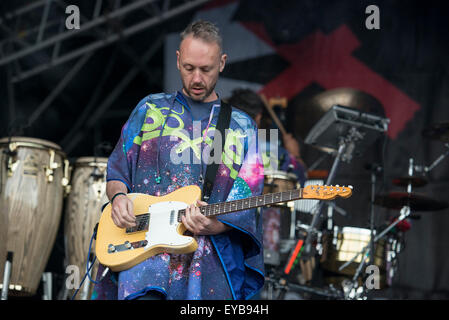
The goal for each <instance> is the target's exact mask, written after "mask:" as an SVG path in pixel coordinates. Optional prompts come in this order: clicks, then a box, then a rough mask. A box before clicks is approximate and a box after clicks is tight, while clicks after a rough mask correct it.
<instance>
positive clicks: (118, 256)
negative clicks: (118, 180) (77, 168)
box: [95, 186, 201, 271]
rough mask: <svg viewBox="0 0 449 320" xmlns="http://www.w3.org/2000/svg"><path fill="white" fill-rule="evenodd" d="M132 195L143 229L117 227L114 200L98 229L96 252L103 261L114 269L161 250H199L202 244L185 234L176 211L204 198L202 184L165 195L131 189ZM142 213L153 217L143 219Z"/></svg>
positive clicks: (175, 251)
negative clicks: (113, 211)
mask: <svg viewBox="0 0 449 320" xmlns="http://www.w3.org/2000/svg"><path fill="white" fill-rule="evenodd" d="M128 197H129V198H130V199H131V200H132V201H133V203H134V214H135V215H136V219H137V221H138V223H140V227H141V228H138V229H143V230H140V231H134V232H130V230H129V229H124V228H123V229H122V228H119V227H117V226H116V225H115V224H114V222H113V221H112V218H111V204H108V205H107V206H106V207H105V209H104V210H103V214H102V216H101V218H100V223H99V225H98V231H97V240H96V246H95V252H96V255H97V258H98V260H99V261H100V263H102V264H103V265H105V266H108V267H109V268H110V269H111V270H112V271H122V270H126V269H129V268H131V267H132V266H134V265H136V264H138V263H140V262H142V261H144V260H146V259H147V258H149V257H151V256H154V255H156V254H158V253H161V252H170V253H188V252H193V251H195V250H196V248H197V247H198V244H197V243H196V241H195V239H194V238H193V237H189V236H183V235H182V234H183V233H184V232H185V231H186V228H185V227H184V225H183V224H182V223H181V222H178V221H177V219H176V217H175V214H177V213H178V211H179V210H181V209H185V208H187V206H189V205H190V204H196V201H197V200H199V199H200V198H201V190H200V189H199V188H198V187H196V186H188V187H184V188H181V189H178V190H176V191H174V192H172V193H170V194H167V195H165V196H162V197H155V196H149V195H146V194H140V193H130V194H128ZM148 213H149V215H148ZM142 214H146V216H148V217H149V218H147V219H139V216H140V215H142ZM147 221H148V223H147ZM147 228H148V229H147ZM111 245H112V246H113V247H112V246H111Z"/></svg>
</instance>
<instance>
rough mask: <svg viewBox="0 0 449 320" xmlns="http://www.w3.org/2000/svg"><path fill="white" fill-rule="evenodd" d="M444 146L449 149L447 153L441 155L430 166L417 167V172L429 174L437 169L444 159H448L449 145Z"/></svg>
mask: <svg viewBox="0 0 449 320" xmlns="http://www.w3.org/2000/svg"><path fill="white" fill-rule="evenodd" d="M444 146H445V147H446V148H447V149H448V150H447V151H446V152H444V153H443V154H442V155H440V156H439V157H438V158H437V159H436V160H435V161H434V162H433V163H432V164H431V165H430V166H428V167H427V166H424V167H423V166H415V167H414V168H415V170H416V171H418V172H423V173H428V172H430V171H431V170H433V168H435V167H436V166H437V165H438V164H439V163H440V162H441V161H443V159H444V158H446V157H447V156H448V155H449V143H445V144H444Z"/></svg>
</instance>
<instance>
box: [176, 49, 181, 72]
mask: <svg viewBox="0 0 449 320" xmlns="http://www.w3.org/2000/svg"><path fill="white" fill-rule="evenodd" d="M176 67H177V68H178V70H180V68H179V50H176Z"/></svg>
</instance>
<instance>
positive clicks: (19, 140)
mask: <svg viewBox="0 0 449 320" xmlns="http://www.w3.org/2000/svg"><path fill="white" fill-rule="evenodd" d="M12 143H14V144H15V145H16V146H17V147H29V148H37V149H53V150H55V151H56V152H58V153H60V154H63V155H64V156H65V153H64V152H63V151H62V148H61V147H60V146H59V145H58V144H56V143H54V142H51V141H49V140H45V139H40V138H32V137H22V136H13V137H11V141H9V137H5V138H1V139H0V146H3V145H9V144H12Z"/></svg>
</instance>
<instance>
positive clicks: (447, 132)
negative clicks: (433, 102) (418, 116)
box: [422, 122, 449, 142]
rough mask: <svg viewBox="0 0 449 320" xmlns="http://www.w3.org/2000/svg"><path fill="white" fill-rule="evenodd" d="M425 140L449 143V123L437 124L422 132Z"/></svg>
mask: <svg viewBox="0 0 449 320" xmlns="http://www.w3.org/2000/svg"><path fill="white" fill-rule="evenodd" d="M422 135H423V137H424V138H427V139H431V140H439V141H442V142H449V122H441V123H435V124H433V125H431V126H430V127H428V128H426V129H424V130H423V131H422Z"/></svg>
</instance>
